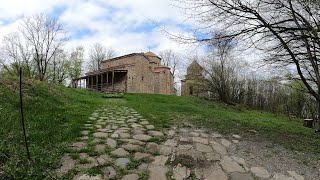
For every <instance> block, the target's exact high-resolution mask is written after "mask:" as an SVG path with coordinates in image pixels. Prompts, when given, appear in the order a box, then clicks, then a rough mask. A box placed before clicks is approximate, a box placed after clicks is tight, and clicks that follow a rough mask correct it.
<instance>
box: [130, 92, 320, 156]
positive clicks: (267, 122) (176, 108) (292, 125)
mask: <svg viewBox="0 0 320 180" xmlns="http://www.w3.org/2000/svg"><path fill="white" fill-rule="evenodd" d="M125 99H127V105H128V106H131V107H132V108H135V109H136V110H137V111H138V112H140V113H141V114H142V116H144V117H146V118H147V119H148V120H149V121H150V122H151V123H152V124H154V125H155V126H156V127H157V128H160V129H162V128H168V127H170V126H172V125H173V124H179V123H181V122H185V121H189V122H192V123H193V124H194V125H196V126H198V127H206V128H209V129H212V130H215V131H217V132H220V133H223V134H226V135H231V134H240V135H241V136H244V137H246V138H247V139H249V140H256V141H271V142H273V143H276V144H281V145H283V146H285V147H286V148H289V149H293V150H298V151H303V152H313V153H320V149H319V144H320V134H316V133H314V130H313V129H309V128H305V127H303V126H302V121H301V120H300V121H299V120H291V121H290V120H288V118H287V117H285V116H283V115H278V114H273V113H268V112H262V111H256V110H249V109H246V108H244V107H241V106H230V105H225V104H223V103H219V102H213V101H208V100H202V99H199V98H196V97H178V96H167V95H154V94H125ZM248 130H256V131H258V133H257V134H255V133H252V132H249V131H248Z"/></svg>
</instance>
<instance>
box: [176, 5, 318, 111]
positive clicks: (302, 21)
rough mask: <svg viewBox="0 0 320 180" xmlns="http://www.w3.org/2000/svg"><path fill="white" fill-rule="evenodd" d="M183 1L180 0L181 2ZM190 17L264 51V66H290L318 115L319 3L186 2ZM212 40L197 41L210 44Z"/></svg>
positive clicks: (211, 29) (212, 29)
mask: <svg viewBox="0 0 320 180" xmlns="http://www.w3.org/2000/svg"><path fill="white" fill-rule="evenodd" d="M181 2H183V1H181ZM184 2H186V3H188V4H187V5H188V6H189V7H188V10H191V11H188V12H189V15H191V16H193V17H196V18H197V19H198V20H199V22H200V23H201V24H202V25H203V26H202V27H203V28H204V29H205V30H207V32H208V34H210V32H211V33H213V34H214V30H216V29H217V28H220V29H224V30H225V31H226V32H227V34H226V35H225V36H224V37H225V38H230V37H240V38H241V40H242V41H244V42H245V43H243V44H248V45H249V47H255V48H258V49H262V50H265V52H267V53H268V54H269V56H268V57H267V58H266V59H265V60H266V62H267V63H271V64H275V65H277V66H278V67H281V68H282V67H289V69H292V70H293V71H295V72H296V74H297V76H295V77H294V79H299V80H301V82H302V83H303V84H304V86H305V87H306V90H307V92H308V93H310V94H311V95H312V96H313V97H314V98H315V99H316V100H317V102H318V111H319V114H320V72H319V60H320V59H319V56H320V51H319V50H320V38H319V31H320V29H319V24H320V13H319V12H320V11H319V10H320V3H318V1H309V0H255V1H246V0H227V1H226V0H187V1H184ZM204 29H203V30H204ZM214 38H215V37H214V36H213V37H208V38H202V39H197V41H210V40H211V39H214Z"/></svg>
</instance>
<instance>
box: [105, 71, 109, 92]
mask: <svg viewBox="0 0 320 180" xmlns="http://www.w3.org/2000/svg"><path fill="white" fill-rule="evenodd" d="M108 74H109V72H108V71H107V88H106V89H107V91H108V83H109V75H108Z"/></svg>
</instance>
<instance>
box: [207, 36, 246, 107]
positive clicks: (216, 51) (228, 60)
mask: <svg viewBox="0 0 320 180" xmlns="http://www.w3.org/2000/svg"><path fill="white" fill-rule="evenodd" d="M210 46H211V49H212V50H211V54H210V56H209V57H208V58H207V60H206V62H205V67H204V70H205V73H206V77H207V81H205V83H206V84H207V85H206V86H207V88H208V91H210V92H212V93H213V94H216V95H217V96H218V98H219V100H221V101H223V102H225V103H232V102H236V100H237V99H240V98H241V97H239V96H243V95H244V93H243V87H242V83H241V82H239V80H238V76H239V74H238V72H237V68H239V67H240V66H239V63H236V59H235V58H234V57H233V55H232V50H233V48H234V41H233V39H216V40H214V41H210Z"/></svg>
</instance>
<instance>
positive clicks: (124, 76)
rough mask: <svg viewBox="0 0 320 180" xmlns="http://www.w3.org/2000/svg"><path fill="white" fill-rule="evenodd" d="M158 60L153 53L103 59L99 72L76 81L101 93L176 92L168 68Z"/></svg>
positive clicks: (171, 93)
mask: <svg viewBox="0 0 320 180" xmlns="http://www.w3.org/2000/svg"><path fill="white" fill-rule="evenodd" d="M160 62H161V58H160V57H159V56H157V55H156V54H154V53H152V52H146V53H131V54H127V55H124V56H119V57H115V58H112V59H108V60H105V61H102V63H101V66H100V69H99V70H98V71H93V72H88V73H86V74H85V76H84V77H81V78H79V79H77V81H80V82H81V81H85V83H84V84H85V86H86V88H90V89H95V90H98V91H104V92H129V93H156V94H168V95H175V94H176V89H175V88H174V79H173V75H172V73H171V72H170V68H169V67H166V66H163V65H161V64H160ZM81 84H82V83H80V85H81Z"/></svg>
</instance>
